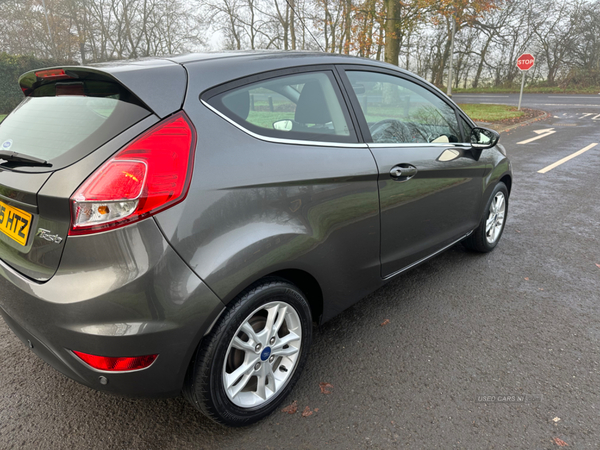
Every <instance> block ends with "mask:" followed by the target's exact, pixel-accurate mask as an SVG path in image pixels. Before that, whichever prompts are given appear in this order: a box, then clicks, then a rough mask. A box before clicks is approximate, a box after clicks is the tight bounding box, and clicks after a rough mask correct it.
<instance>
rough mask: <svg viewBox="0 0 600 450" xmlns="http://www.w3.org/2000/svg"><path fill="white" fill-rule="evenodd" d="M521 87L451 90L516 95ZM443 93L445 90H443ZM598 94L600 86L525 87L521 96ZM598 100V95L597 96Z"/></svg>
mask: <svg viewBox="0 0 600 450" xmlns="http://www.w3.org/2000/svg"><path fill="white" fill-rule="evenodd" d="M520 90H521V85H518V86H514V87H491V88H475V89H473V88H468V89H460V88H459V89H452V93H453V94H518V93H519V92H520ZM444 92H446V91H445V89H444ZM598 93H600V86H588V87H567V88H561V87H558V86H525V89H524V90H523V94H594V95H598ZM598 97H599V98H600V95H598Z"/></svg>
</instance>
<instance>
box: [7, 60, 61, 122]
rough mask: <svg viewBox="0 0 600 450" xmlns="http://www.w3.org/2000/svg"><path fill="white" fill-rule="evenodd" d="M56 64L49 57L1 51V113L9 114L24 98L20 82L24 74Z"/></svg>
mask: <svg viewBox="0 0 600 450" xmlns="http://www.w3.org/2000/svg"><path fill="white" fill-rule="evenodd" d="M56 65H57V64H56V62H55V61H52V60H49V59H38V58H35V57H33V56H21V55H9V54H8V53H0V114H8V113H9V112H11V111H12V110H13V109H14V108H15V107H16V106H17V105H18V104H19V103H21V100H23V92H21V89H20V88H19V83H18V81H19V77H20V76H21V75H22V74H24V73H25V72H28V71H30V70H34V69H40V68H42V67H49V66H56Z"/></svg>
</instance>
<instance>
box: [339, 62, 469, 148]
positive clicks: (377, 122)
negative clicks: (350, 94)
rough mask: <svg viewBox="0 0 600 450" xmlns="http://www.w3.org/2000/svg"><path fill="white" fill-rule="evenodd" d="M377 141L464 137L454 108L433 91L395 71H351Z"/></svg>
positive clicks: (413, 141) (441, 140)
mask: <svg viewBox="0 0 600 450" xmlns="http://www.w3.org/2000/svg"><path fill="white" fill-rule="evenodd" d="M347 75H348V78H349V79H350V83H351V84H352V87H353V89H354V92H355V94H356V96H357V97H358V100H359V103H360V106H361V108H362V112H363V114H364V116H365V118H366V120H367V123H368V125H369V130H370V131H371V137H372V139H373V142H374V143H394V144H408V143H446V142H458V141H460V140H461V138H460V136H461V133H460V128H459V126H458V122H457V119H456V114H455V112H454V109H453V108H451V107H450V106H449V105H448V104H447V103H446V102H445V101H443V100H442V99H441V98H439V97H438V96H437V95H435V94H434V93H432V92H430V91H428V90H427V89H425V88H422V87H421V86H419V85H417V84H415V83H413V82H410V81H407V80H405V79H403V78H400V77H396V76H393V75H387V74H383V73H376V72H359V71H348V72H347Z"/></svg>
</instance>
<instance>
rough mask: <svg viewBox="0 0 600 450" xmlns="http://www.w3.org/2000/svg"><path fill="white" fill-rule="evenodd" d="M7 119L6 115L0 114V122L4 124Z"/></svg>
mask: <svg viewBox="0 0 600 450" xmlns="http://www.w3.org/2000/svg"><path fill="white" fill-rule="evenodd" d="M5 117H6V114H0V122H2V121H3V120H4V118H5Z"/></svg>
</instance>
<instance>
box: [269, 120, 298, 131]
mask: <svg viewBox="0 0 600 450" xmlns="http://www.w3.org/2000/svg"><path fill="white" fill-rule="evenodd" d="M293 127H294V122H293V121H291V120H288V119H284V120H278V121H277V122H273V129H274V130H279V131H292V128H293Z"/></svg>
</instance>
